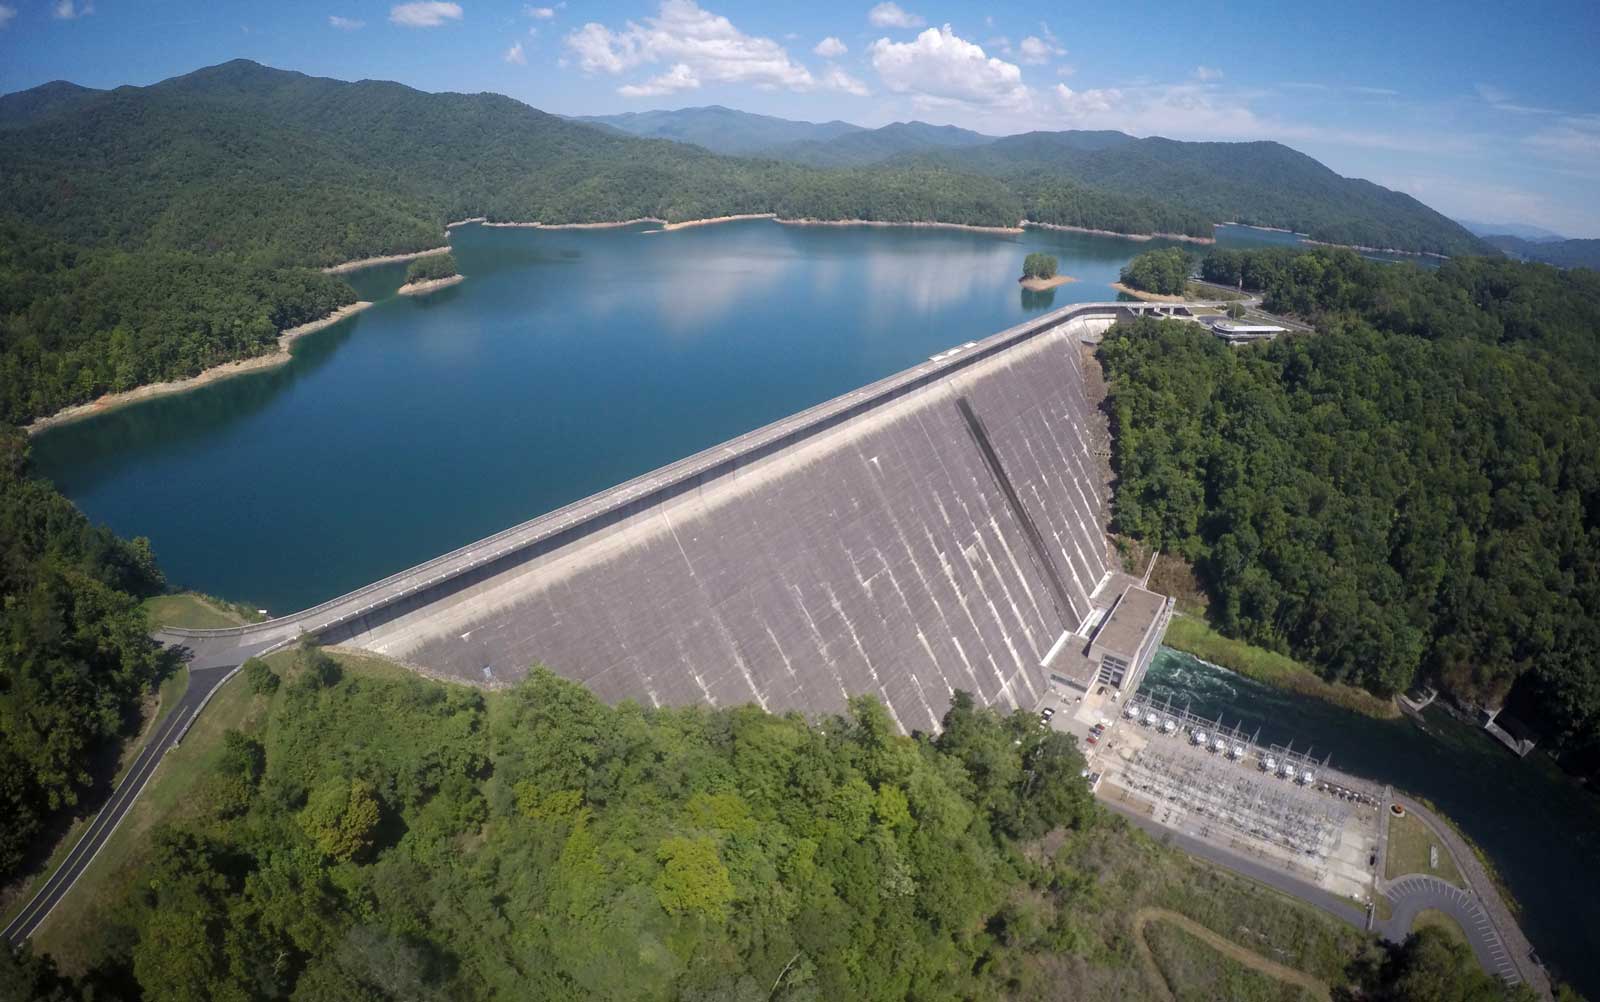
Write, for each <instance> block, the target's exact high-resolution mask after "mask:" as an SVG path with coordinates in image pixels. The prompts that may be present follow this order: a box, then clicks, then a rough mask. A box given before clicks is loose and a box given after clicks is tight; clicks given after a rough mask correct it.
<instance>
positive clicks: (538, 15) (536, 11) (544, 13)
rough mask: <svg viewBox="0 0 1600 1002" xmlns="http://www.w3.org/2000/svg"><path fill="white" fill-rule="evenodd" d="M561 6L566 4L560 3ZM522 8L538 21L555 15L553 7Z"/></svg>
mask: <svg viewBox="0 0 1600 1002" xmlns="http://www.w3.org/2000/svg"><path fill="white" fill-rule="evenodd" d="M562 6H563V7H564V6H566V5H565V4H562ZM524 10H526V11H527V14H528V16H529V17H531V18H534V19H536V20H539V21H548V20H550V19H551V18H552V17H555V16H556V9H555V8H554V7H526V8H524Z"/></svg>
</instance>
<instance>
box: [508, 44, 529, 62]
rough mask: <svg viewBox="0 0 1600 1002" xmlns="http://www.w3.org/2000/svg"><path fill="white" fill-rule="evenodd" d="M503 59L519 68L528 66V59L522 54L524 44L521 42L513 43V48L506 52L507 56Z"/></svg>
mask: <svg viewBox="0 0 1600 1002" xmlns="http://www.w3.org/2000/svg"><path fill="white" fill-rule="evenodd" d="M503 58H504V59H505V61H506V62H508V63H514V64H516V65H517V66H526V65H528V57H527V56H524V55H523V54H522V43H521V42H513V43H511V48H509V49H507V50H506V54H505V56H504V57H503Z"/></svg>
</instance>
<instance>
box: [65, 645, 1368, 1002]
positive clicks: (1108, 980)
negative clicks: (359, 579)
mask: <svg viewBox="0 0 1600 1002" xmlns="http://www.w3.org/2000/svg"><path fill="white" fill-rule="evenodd" d="M328 653H329V654H330V656H332V657H333V658H334V659H335V660H336V661H337V662H338V663H339V665H340V668H341V670H342V671H343V672H344V674H345V677H346V678H347V679H349V680H351V684H360V685H362V686H364V687H365V690H364V692H365V696H366V698H373V697H374V695H375V693H377V691H378V690H377V689H375V688H374V687H375V686H376V687H384V688H391V687H392V688H413V689H414V688H416V687H429V688H431V687H442V686H443V685H444V683H438V682H432V681H428V680H424V679H419V678H418V677H417V676H415V675H414V674H412V673H410V672H409V671H407V670H406V669H404V668H402V667H400V666H397V665H395V664H393V663H391V662H387V661H384V660H383V659H381V658H375V657H364V656H358V655H352V654H347V653H344V652H342V651H338V650H333V651H329V652H328ZM295 658H296V652H293V651H284V652H280V653H279V654H276V655H273V656H272V657H271V658H269V659H268V663H269V664H270V665H271V666H272V668H273V669H274V671H276V672H277V673H279V674H280V675H281V676H282V677H283V680H284V683H285V684H284V685H282V686H280V687H279V688H278V690H277V691H276V692H275V693H273V694H271V695H258V694H255V693H253V692H252V691H251V689H250V687H249V684H248V682H247V680H246V676H244V675H242V674H241V675H240V676H237V677H235V678H234V679H232V680H231V681H229V682H228V683H227V684H226V685H225V686H223V687H222V688H221V689H219V690H218V692H217V694H216V696H215V697H214V698H213V700H212V702H211V705H210V706H209V707H208V708H207V709H206V712H205V713H204V714H203V715H202V716H201V717H200V719H199V720H198V721H197V722H196V723H195V725H194V728H193V730H192V731H191V732H190V734H189V737H188V738H187V739H186V740H185V741H184V743H183V745H182V746H180V747H179V748H177V749H175V750H174V751H172V752H171V753H170V754H168V755H167V757H166V759H165V760H164V761H163V763H162V765H161V766H160V768H159V769H158V770H157V772H156V774H155V776H154V777H153V778H152V780H151V783H150V786H149V787H147V789H146V791H145V794H144V796H143V797H142V798H141V799H140V801H139V803H138V804H136V805H135V806H134V808H133V809H132V810H131V811H130V813H129V815H128V817H127V819H126V820H125V821H124V822H123V824H122V826H121V827H120V828H119V829H118V830H117V831H116V833H115V834H114V835H113V836H112V838H111V839H110V841H109V842H108V843H107V845H106V847H105V848H104V850H103V851H102V852H101V854H100V856H99V858H97V859H96V860H95V861H94V863H93V864H92V865H91V866H90V868H89V870H88V871H87V872H86V873H85V874H84V876H83V878H82V879H81V880H80V881H79V883H78V886H77V887H76V888H74V890H73V892H72V894H71V895H70V896H69V897H68V898H67V899H66V900H65V901H64V902H63V904H62V906H61V907H60V908H58V909H57V911H56V912H55V914H53V915H52V916H51V917H50V919H49V921H48V922H47V923H46V924H45V925H44V926H43V927H42V928H41V930H40V931H39V933H38V935H37V936H36V945H37V946H38V947H39V948H41V949H43V950H45V951H48V952H50V953H52V954H54V955H55V956H56V958H57V960H58V961H59V962H60V963H61V964H62V966H63V967H64V968H65V969H67V970H69V971H82V970H84V969H86V968H87V967H88V966H90V965H91V964H93V963H94V962H95V960H96V959H97V958H99V957H101V956H103V955H104V951H105V949H106V946H107V943H106V938H105V937H106V935H107V928H108V923H107V922H106V916H107V915H108V914H115V909H116V908H117V907H118V904H119V902H121V901H122V900H124V898H125V897H126V895H127V894H128V892H129V890H130V888H132V887H133V886H135V885H136V883H137V881H138V880H139V879H140V873H141V870H142V868H143V865H144V863H145V861H146V859H147V855H146V854H147V852H148V845H149V836H150V833H151V832H152V830H153V829H155V828H156V827H157V826H158V825H177V826H199V827H202V828H204V827H205V826H206V825H207V824H208V816H207V815H206V813H205V812H206V808H205V806H204V804H205V803H206V801H207V799H208V798H207V796H206V788H207V784H208V783H210V782H212V780H213V776H214V770H215V766H216V764H217V763H218V762H219V761H220V752H221V746H222V736H223V734H224V733H225V732H226V731H228V730H229V729H236V730H239V731H241V732H243V733H245V734H248V735H251V736H255V737H257V738H259V739H261V740H263V741H264V742H265V743H266V744H267V745H268V746H269V747H272V746H273V741H272V735H273V734H274V733H282V732H281V731H280V730H279V729H280V728H285V727H289V726H290V725H289V724H288V723H287V720H286V718H285V717H284V714H285V713H286V712H287V710H286V709H285V707H286V705H287V703H288V701H287V699H286V693H287V690H288V688H289V684H290V683H292V680H293V678H294V676H295V674H296V672H297V668H296V662H295ZM487 698H488V699H489V700H491V701H495V700H498V699H503V698H507V697H505V696H502V695H501V694H497V693H490V694H488V696H487ZM348 740H356V738H355V736H354V735H352V736H350V737H349V738H348ZM1029 852H1030V855H1034V854H1038V855H1039V856H1040V859H1041V861H1042V859H1044V858H1047V857H1048V856H1050V855H1055V856H1057V857H1058V858H1062V857H1066V858H1070V859H1071V860H1072V862H1073V864H1074V866H1077V867H1082V868H1083V869H1085V870H1088V871H1090V872H1093V873H1095V874H1096V875H1097V879H1095V880H1094V881H1093V889H1092V890H1091V889H1090V887H1088V886H1086V887H1085V888H1084V893H1085V894H1086V897H1084V898H1083V899H1082V900H1081V902H1080V907H1081V908H1082V909H1083V910H1084V914H1083V916H1082V923H1083V924H1082V928H1081V935H1082V936H1083V938H1084V941H1083V942H1082V943H1081V944H1080V947H1081V950H1080V951H1074V952H1076V953H1078V958H1077V959H1074V960H1072V962H1071V966H1072V968H1073V969H1074V981H1075V983H1076V984H1079V986H1080V987H1084V988H1085V989H1086V990H1089V991H1090V992H1091V994H1093V993H1095V992H1100V993H1102V994H1103V993H1105V992H1113V991H1115V992H1117V993H1118V994H1119V997H1123V998H1127V999H1130V1000H1133V999H1139V998H1151V999H1162V998H1165V997H1167V996H1166V995H1165V993H1163V992H1161V991H1160V990H1159V988H1160V987H1161V986H1160V985H1158V984H1151V985H1148V986H1140V987H1143V988H1145V989H1146V990H1143V991H1141V990H1138V988H1135V990H1134V991H1133V992H1131V993H1130V992H1129V988H1130V987H1133V986H1130V984H1129V982H1128V980H1127V979H1128V977H1129V976H1130V974H1132V972H1133V971H1134V970H1137V969H1139V968H1140V966H1141V965H1140V962H1139V958H1138V956H1137V954H1136V951H1135V944H1134V938H1133V936H1134V934H1135V930H1136V919H1137V915H1138V913H1139V912H1140V910H1141V909H1146V910H1148V909H1157V910H1161V911H1164V912H1170V913H1176V914H1177V915H1181V916H1184V917H1186V918H1187V919H1188V920H1189V921H1191V922H1193V923H1195V924H1196V927H1203V928H1204V929H1206V930H1209V931H1210V932H1211V933H1212V934H1213V935H1215V936H1216V937H1218V938H1219V939H1220V940H1226V941H1227V942H1229V943H1233V944H1236V945H1237V947H1238V948H1239V949H1241V950H1245V951H1249V952H1250V953H1251V954H1256V955H1259V956H1261V957H1264V958H1270V959H1272V960H1274V961H1276V962H1278V963H1281V964H1284V965H1286V966H1288V967H1290V968H1293V969H1294V970H1296V971H1301V972H1303V973H1304V974H1305V975H1307V976H1308V977H1309V978H1312V979H1315V980H1316V981H1319V982H1322V983H1324V984H1332V985H1335V986H1338V985H1345V984H1348V976H1347V974H1346V971H1347V969H1348V967H1349V965H1350V961H1351V960H1352V958H1354V957H1355V956H1357V955H1358V954H1359V953H1361V952H1362V951H1364V950H1366V949H1368V948H1369V946H1368V943H1369V941H1368V939H1367V938H1366V937H1365V936H1364V935H1363V934H1362V933H1360V932H1359V931H1358V930H1356V929H1354V928H1352V927H1350V926H1347V925H1345V924H1344V923H1342V922H1339V921H1338V920H1337V919H1334V918H1332V917H1331V916H1328V915H1325V914H1323V913H1321V912H1319V911H1317V910H1316V909H1313V908H1310V907H1308V906H1306V905H1304V904H1301V903H1299V902H1296V901H1294V900H1292V899H1290V898H1288V897H1286V896H1284V895H1281V894H1279V893H1277V892H1276V891H1272V890H1270V889H1267V888H1264V887H1261V886H1259V885H1256V884H1254V883H1251V882H1250V881H1247V880H1244V879H1242V878H1239V877H1237V876H1235V875H1233V874H1230V873H1227V872H1225V871H1222V870H1218V869H1214V868H1212V867H1209V866H1207V865H1205V864H1202V863H1200V862H1197V861H1195V860H1192V859H1190V858H1189V857H1187V856H1186V855H1184V854H1183V853H1180V852H1178V851H1176V850H1173V849H1169V848H1165V847H1163V846H1161V845H1159V844H1158V843H1157V842H1155V841H1154V840H1152V839H1150V838H1148V837H1147V836H1145V835H1144V834H1143V833H1142V832H1141V831H1139V830H1138V829H1136V828H1133V827H1132V826H1130V825H1128V824H1127V823H1126V822H1123V821H1121V820H1120V819H1117V818H1110V819H1107V820H1106V821H1105V822H1104V823H1103V824H1101V825H1099V826H1096V827H1095V828H1094V829H1093V830H1091V831H1088V832H1083V833H1066V834H1065V835H1064V836H1051V837H1050V838H1047V839H1046V840H1044V841H1043V842H1042V843H1040V844H1038V845H1037V846H1035V847H1034V848H1032V849H1030V850H1029ZM1024 892H1025V888H1023V889H1019V893H1024ZM1037 962H1038V963H1041V964H1045V965H1047V966H1051V969H1052V970H1054V969H1055V968H1054V966H1053V965H1055V964H1056V963H1058V962H1059V961H1058V960H1056V959H1054V958H1053V956H1052V957H1041V958H1039V960H1038V961H1037ZM1230 983H1231V982H1230Z"/></svg>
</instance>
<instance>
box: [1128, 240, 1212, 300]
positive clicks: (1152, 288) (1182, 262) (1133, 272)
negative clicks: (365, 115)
mask: <svg viewBox="0 0 1600 1002" xmlns="http://www.w3.org/2000/svg"><path fill="white" fill-rule="evenodd" d="M1193 270H1194V258H1193V257H1192V256H1190V254H1189V253H1188V252H1187V251H1184V250H1182V249H1181V248H1178V247H1166V248H1163V249H1160V250H1149V251H1145V252H1144V253H1143V254H1140V255H1139V256H1138V257H1136V258H1134V259H1133V260H1132V261H1129V262H1128V263H1127V264H1126V265H1124V266H1123V269H1122V284H1123V285H1126V286H1128V287H1129V288H1130V289H1140V290H1143V291H1144V292H1154V293H1157V294H1159V295H1163V296H1181V295H1183V290H1184V289H1187V288H1188V287H1189V273H1190V272H1191V271H1193Z"/></svg>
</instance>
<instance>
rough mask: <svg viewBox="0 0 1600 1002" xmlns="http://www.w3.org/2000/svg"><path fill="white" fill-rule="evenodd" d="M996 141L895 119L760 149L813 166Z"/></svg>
mask: <svg viewBox="0 0 1600 1002" xmlns="http://www.w3.org/2000/svg"><path fill="white" fill-rule="evenodd" d="M993 141H994V137H993V136H985V135H983V134H982V133H979V132H973V131H971V130H969V129H959V128H957V127H955V126H953V125H929V124H927V123H926V122H895V123H893V124H890V125H885V126H884V127H883V128H881V129H871V130H863V131H858V132H848V133H845V134H843V135H840V136H836V137H833V138H830V139H824V140H818V139H809V140H801V141H798V142H793V143H785V144H783V145H779V146H771V147H767V148H765V149H761V150H758V151H756V152H757V153H758V154H759V155H761V156H768V157H772V158H774V159H776V160H788V161H792V162H794V163H801V164H809V165H811V166H813V167H862V166H866V165H868V164H877V163H882V162H883V161H885V160H889V159H892V158H894V157H897V156H904V155H906V154H910V153H922V152H927V151H930V150H944V149H959V148H962V147H967V146H981V145H983V144H985V143H990V142H993Z"/></svg>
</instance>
